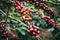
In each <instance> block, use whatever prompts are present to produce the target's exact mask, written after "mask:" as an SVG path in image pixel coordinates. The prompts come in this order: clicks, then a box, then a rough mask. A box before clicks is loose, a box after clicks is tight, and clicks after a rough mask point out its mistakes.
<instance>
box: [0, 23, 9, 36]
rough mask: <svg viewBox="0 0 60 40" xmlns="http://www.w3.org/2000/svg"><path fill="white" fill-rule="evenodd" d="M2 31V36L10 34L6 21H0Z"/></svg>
mask: <svg viewBox="0 0 60 40" xmlns="http://www.w3.org/2000/svg"><path fill="white" fill-rule="evenodd" d="M0 30H1V31H0V32H1V33H2V37H7V36H8V30H7V29H6V27H5V22H0Z"/></svg>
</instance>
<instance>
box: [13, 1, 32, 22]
mask: <svg viewBox="0 0 60 40" xmlns="http://www.w3.org/2000/svg"><path fill="white" fill-rule="evenodd" d="M13 5H14V6H15V8H16V10H17V11H18V13H20V14H21V16H22V19H23V22H24V23H27V22H29V21H31V20H32V18H31V17H30V16H29V15H28V14H29V11H28V9H26V8H24V6H23V4H21V3H20V2H19V1H15V2H13Z"/></svg>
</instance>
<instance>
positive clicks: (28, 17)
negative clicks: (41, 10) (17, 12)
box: [22, 14, 32, 23]
mask: <svg viewBox="0 0 60 40" xmlns="http://www.w3.org/2000/svg"><path fill="white" fill-rule="evenodd" d="M22 19H23V21H24V22H25V23H27V22H28V21H31V20H32V18H31V17H30V16H29V15H27V14H26V15H24V16H22Z"/></svg>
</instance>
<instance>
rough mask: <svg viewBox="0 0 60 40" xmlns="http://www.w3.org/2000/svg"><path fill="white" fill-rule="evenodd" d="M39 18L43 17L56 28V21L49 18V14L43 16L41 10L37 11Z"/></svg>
mask: <svg viewBox="0 0 60 40" xmlns="http://www.w3.org/2000/svg"><path fill="white" fill-rule="evenodd" d="M38 15H39V17H40V18H42V19H44V20H45V21H46V22H48V23H49V24H51V25H52V26H53V27H54V28H58V26H59V25H58V23H57V22H55V21H54V20H53V19H51V18H50V17H49V16H43V15H42V13H41V12H38Z"/></svg>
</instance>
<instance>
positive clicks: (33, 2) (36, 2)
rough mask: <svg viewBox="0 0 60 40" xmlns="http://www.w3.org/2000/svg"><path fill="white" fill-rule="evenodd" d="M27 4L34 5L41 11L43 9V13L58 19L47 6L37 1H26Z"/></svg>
mask: <svg viewBox="0 0 60 40" xmlns="http://www.w3.org/2000/svg"><path fill="white" fill-rule="evenodd" d="M28 2H30V3H31V4H34V5H36V6H39V7H41V8H42V9H44V11H46V12H47V13H49V14H51V15H52V16H55V17H60V16H59V15H57V14H56V13H55V12H54V11H53V10H52V9H50V8H48V6H46V5H45V4H44V3H43V2H40V1H39V0H28Z"/></svg>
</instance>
